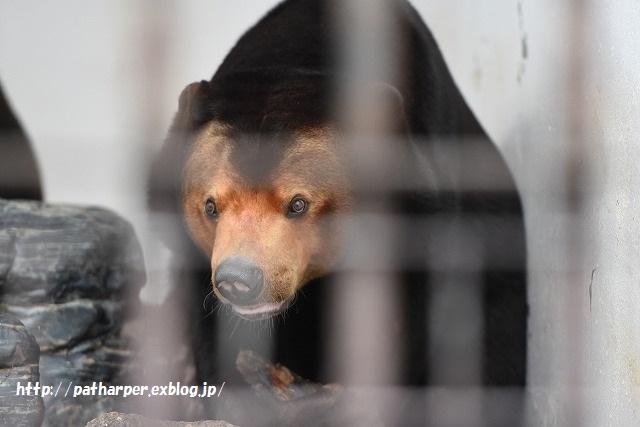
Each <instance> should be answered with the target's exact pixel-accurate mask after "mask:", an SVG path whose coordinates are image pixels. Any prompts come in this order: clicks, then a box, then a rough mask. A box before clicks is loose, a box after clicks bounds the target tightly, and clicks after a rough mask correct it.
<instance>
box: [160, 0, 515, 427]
mask: <svg viewBox="0 0 640 427" xmlns="http://www.w3.org/2000/svg"><path fill="white" fill-rule="evenodd" d="M332 6H335V4H333V3H332V1H329V0H327V1H323V0H288V1H285V2H283V3H282V4H280V5H278V6H277V7H276V8H274V9H273V10H272V11H271V12H270V13H269V14H267V16H266V17H264V18H263V19H262V20H261V21H260V22H259V23H258V24H257V25H256V26H254V27H253V28H252V29H251V30H249V31H248V32H247V33H246V34H245V35H244V36H243V37H242V38H241V39H240V40H239V41H238V43H237V45H236V46H235V47H234V48H233V49H232V50H231V52H230V53H229V54H228V56H227V57H226V59H225V60H224V62H223V64H222V65H221V66H220V68H219V69H218V71H217V72H216V74H215V75H214V77H213V78H212V80H211V81H209V82H201V83H200V84H196V85H192V86H190V87H189V88H187V89H186V90H185V92H183V95H182V96H181V99H180V110H179V112H178V114H177V116H176V119H175V121H174V124H173V126H172V129H171V131H170V134H169V137H168V138H167V141H166V143H165V146H164V148H163V151H162V152H161V153H160V155H159V156H158V159H157V160H156V162H155V164H154V167H153V169H152V174H151V181H150V207H151V208H152V210H156V211H158V210H159V211H165V212H171V213H174V214H176V215H177V218H179V217H180V214H181V211H180V207H179V201H180V179H181V173H182V163H183V161H184V157H185V154H186V153H187V152H188V149H189V146H190V142H191V140H192V136H193V133H194V131H196V130H197V129H199V128H200V127H201V126H203V125H204V124H205V123H207V122H208V121H210V120H214V119H215V120H218V121H221V122H223V123H225V124H227V125H229V127H230V131H229V135H228V137H229V138H231V139H233V140H239V141H242V144H249V145H250V144H256V145H255V147H256V150H258V152H259V151H260V150H269V149H270V148H269V147H273V141H277V140H282V141H286V142H287V143H289V141H290V138H289V137H290V135H291V134H292V133H293V132H294V131H296V130H299V129H306V128H308V127H314V126H315V127H318V126H323V125H326V124H337V125H338V127H339V126H340V125H341V118H340V117H338V116H337V115H336V114H335V111H336V109H335V102H336V99H337V96H338V85H337V82H338V81H339V79H338V77H339V75H340V72H341V71H340V67H339V61H338V57H337V55H336V49H335V47H336V46H337V43H340V42H341V41H340V39H339V35H340V34H342V29H341V28H339V27H338V24H337V22H338V21H337V20H336V19H334V17H333V15H332V13H333V12H332V10H334V9H332ZM394 8H395V9H394V10H395V12H396V14H395V17H394V18H393V19H395V20H396V21H397V24H398V25H399V28H400V37H398V44H397V46H395V47H393V48H394V49H395V50H396V51H397V52H400V58H401V65H400V69H401V71H402V72H401V76H400V79H399V80H398V81H396V82H392V83H393V84H394V86H395V87H397V89H398V91H399V93H400V95H401V98H402V104H403V105H402V106H401V107H402V108H401V110H402V111H403V117H402V124H403V125H402V126H401V127H400V128H399V129H398V133H397V135H393V136H394V137H397V138H400V139H401V140H403V141H404V142H403V143H402V144H405V146H404V147H402V148H404V149H406V150H408V151H410V150H415V152H418V153H421V154H423V155H425V160H424V162H423V163H419V162H417V161H415V160H413V157H411V159H412V160H408V161H407V162H408V164H405V165H403V166H404V167H405V168H406V169H408V170H413V169H421V168H422V169H425V170H418V174H417V175H416V176H418V177H422V178H421V179H423V180H424V179H427V180H433V181H434V182H422V183H419V184H421V185H422V187H421V188H419V189H415V188H414V189H406V190H402V191H393V192H391V193H390V194H386V196H388V197H389V198H390V200H391V201H392V206H393V211H394V213H397V214H400V215H403V216H405V217H408V218H412V219H418V220H423V219H424V220H425V221H423V222H428V220H429V219H433V218H438V219H439V220H442V218H446V220H445V222H444V223H443V224H442V226H443V227H446V226H451V227H453V228H452V229H455V226H456V224H463V223H464V224H466V226H467V228H465V230H466V232H468V233H470V234H471V235H472V236H473V238H474V239H475V244H476V245H477V251H478V254H479V255H480V256H481V258H482V259H483V260H484V263H483V269H482V271H480V272H479V277H480V279H479V283H477V286H480V287H481V291H480V295H481V298H482V300H483V308H484V313H483V320H484V325H485V327H486V328H485V332H484V336H483V340H482V344H483V346H484V351H483V355H482V356H483V360H482V367H483V368H482V379H481V385H485V386H509V387H516V388H519V387H523V386H524V384H525V378H526V324H527V302H526V272H525V270H526V269H525V265H526V250H525V235H524V227H523V221H522V209H521V205H520V201H519V197H518V194H517V190H516V187H515V184H514V182H513V180H512V178H511V175H510V173H509V171H508V168H507V166H506V164H505V163H504V161H503V159H502V158H501V156H500V155H499V153H498V152H497V150H496V149H495V148H494V146H493V145H492V144H491V142H490V141H489V139H488V138H487V136H486V134H485V132H484V131H483V129H482V127H481V126H480V125H479V123H478V122H477V120H476V119H475V117H474V115H473V113H472V112H471V111H470V109H469V107H468V106H467V104H466V103H465V102H464V100H463V98H462V96H461V94H460V92H459V91H458V89H457V88H456V86H455V84H454V82H453V80H452V78H451V76H450V74H449V72H448V70H447V67H446V65H445V63H444V61H443V58H442V55H441V53H440V51H439V50H438V47H437V45H436V43H435V41H434V39H433V37H432V35H431V33H430V32H429V30H428V29H427V28H426V26H425V25H424V23H423V21H422V20H421V18H420V17H419V16H418V14H417V13H416V12H415V10H414V9H413V8H412V7H411V6H410V5H409V4H408V3H406V2H405V1H396V2H394ZM381 54H383V52H381ZM256 135H259V136H260V137H258V136H256ZM251 138H253V140H252V139H251ZM260 138H265V139H268V140H269V142H268V143H262V144H260V141H259V139H260ZM247 141H248V142H247ZM252 141H253V142H252ZM265 147H266V148H265ZM469 148H473V149H475V150H478V149H480V150H481V152H482V156H479V157H477V158H473V159H469V158H468V156H466V154H465V153H466V152H467V149H469ZM411 152H412V153H413V151H411ZM258 155H259V153H258ZM426 169H429V170H426ZM401 172H403V173H404V171H400V170H399V171H398V173H399V174H400V173H401ZM485 174H492V175H494V176H495V177H496V178H495V181H496V182H499V183H500V188H499V189H490V188H487V189H481V188H476V189H471V190H469V189H467V188H466V187H465V188H463V187H461V186H460V183H461V182H474V181H475V180H476V179H475V177H481V176H483V175H485ZM416 176H412V179H416ZM374 178H375V177H372V179H374ZM414 184H415V182H414ZM356 196H358V195H356ZM373 196H374V197H375V196H376V195H375V194H374V195H373ZM366 197H371V194H369V195H368V196H366ZM412 224H413V226H412V227H411V228H407V229H405V230H404V232H403V233H402V235H401V236H399V238H400V239H401V242H402V245H401V247H402V250H401V253H399V255H398V258H399V262H402V263H405V264H409V265H410V267H408V268H400V269H399V271H397V272H396V273H397V274H398V275H399V277H400V278H401V284H400V285H399V286H398V291H397V292H398V293H399V294H400V300H401V301H402V302H403V307H402V312H403V314H404V317H403V319H402V322H403V324H404V325H405V328H404V330H403V332H404V336H403V337H402V339H401V342H402V343H403V351H402V356H401V357H402V360H403V361H404V368H405V369H404V373H403V378H402V381H401V384H402V385H411V386H423V385H429V384H436V385H447V384H437V380H436V379H435V377H434V376H433V373H432V372H430V369H429V363H428V360H429V355H430V354H432V353H434V352H437V351H438V348H437V345H436V344H434V343H437V339H435V337H432V336H430V331H432V330H433V328H430V326H429V314H428V313H427V311H428V307H429V301H430V297H431V295H432V294H433V292H434V291H433V286H443V285H442V284H439V285H434V283H439V282H438V281H441V282H442V283H451V282H460V283H464V282H467V281H469V280H471V281H473V280H477V276H475V275H473V274H471V273H469V272H465V271H458V270H447V269H446V268H440V267H438V266H437V265H436V266H435V267H434V266H433V265H431V266H432V267H434V269H433V270H428V269H426V268H424V267H423V266H426V265H427V262H426V261H425V260H426V259H427V258H428V257H431V258H432V259H437V255H438V254H433V253H429V250H430V249H429V248H433V245H431V246H430V245H429V242H430V239H432V238H433V237H432V235H433V233H432V232H433V231H434V229H433V228H430V227H426V226H425V227H418V228H416V227H415V223H412ZM174 227H176V228H177V229H179V230H180V231H179V232H177V233H175V234H171V235H169V236H168V237H167V240H168V241H169V243H170V244H171V245H174V246H175V243H176V241H178V240H180V241H181V244H182V245H183V246H182V247H181V248H179V249H177V250H178V251H181V252H182V255H184V254H191V253H196V252H198V251H197V250H196V249H195V248H194V246H193V244H192V243H190V242H189V240H188V239H186V238H184V236H186V232H185V230H184V228H183V227H184V226H183V225H182V223H180V221H177V222H176V223H175V224H174ZM454 238H456V237H455V236H453V237H452V239H454ZM449 243H450V244H451V246H452V247H454V248H455V247H456V245H458V246H460V247H464V246H465V242H464V240H462V241H454V242H449ZM184 259H193V256H192V255H186V256H184ZM207 266H208V260H207V259H203V260H202V264H201V267H202V269H201V270H198V269H192V273H193V275H194V277H196V278H195V279H188V280H191V281H192V282H193V283H192V287H191V288H190V291H191V292H192V295H191V297H185V296H184V293H185V288H184V285H183V286H181V287H180V289H179V290H178V291H177V294H180V297H181V298H186V300H187V302H185V304H187V305H189V306H190V307H191V309H193V310H194V313H195V314H194V319H192V320H191V322H192V323H191V325H192V327H191V328H192V332H193V343H194V347H195V351H196V359H197V375H198V379H199V380H200V381H202V380H207V381H209V382H215V381H223V380H225V381H232V380H233V379H234V377H237V374H235V371H234V363H233V362H234V360H235V355H236V352H237V350H238V348H240V347H245V348H252V347H253V345H254V342H253V338H252V337H257V336H261V335H264V334H272V336H273V337H274V339H275V340H276V344H275V346H276V352H275V354H276V358H277V361H278V362H280V363H282V364H284V365H286V366H288V367H289V368H291V369H292V370H294V371H296V372H298V373H299V374H301V375H302V376H304V377H307V378H309V379H312V380H315V381H320V382H329V381H334V380H335V379H334V378H330V377H328V376H327V370H326V368H327V366H326V359H325V357H326V352H325V349H326V342H327V339H328V337H327V336H326V333H327V331H326V329H325V327H324V325H325V323H326V320H327V319H326V316H328V315H329V314H328V313H329V312H330V311H329V310H327V309H326V306H327V289H328V288H329V287H330V286H331V282H330V280H329V278H321V279H318V280H315V281H313V282H312V283H309V284H308V285H306V286H305V287H304V288H303V292H302V293H303V295H302V296H300V297H299V298H298V299H297V301H296V303H295V305H294V306H293V307H292V308H291V309H290V311H289V312H288V313H287V314H286V315H285V318H284V319H276V320H275V321H274V324H273V325H271V326H272V328H268V329H265V328H261V327H259V326H256V325H252V324H250V323H247V322H245V321H241V320H237V321H236V320H234V319H229V318H228V317H227V313H226V312H225V310H220V311H221V312H217V311H216V312H214V313H213V314H210V313H209V312H208V311H209V310H210V309H211V307H207V308H206V310H204V311H203V310H202V308H201V307H202V299H203V298H204V295H205V294H206V293H207V292H208V291H209V290H210V282H209V279H208V277H209V276H210V274H211V272H210V271H208V269H207V268H208V267H207ZM462 270H464V269H462ZM185 277H186V276H183V278H185ZM180 281H181V282H183V280H182V279H181V280H180ZM207 285H209V287H208V288H207ZM190 286H191V285H190ZM189 298H193V301H190V302H189V301H188V300H189ZM465 314H466V313H454V314H451V315H450V318H451V319H453V320H455V317H456V316H464V315H465ZM448 320H449V318H447V319H445V322H446V321H448ZM236 322H237V324H236ZM220 323H222V324H225V325H229V328H227V330H226V332H225V334H228V335H225V336H219V331H220V329H219V325H220ZM236 327H237V328H238V329H237V330H236V331H235V333H234V334H233V336H231V337H230V336H229V335H230V332H231V331H233V330H234V328H236ZM247 337H248V338H247ZM436 377H437V376H436ZM236 379H237V378H236ZM449 385H450V384H449ZM458 385H464V384H458ZM511 410H513V412H514V414H516V415H513V414H512V416H511V418H509V417H507V418H506V419H509V420H510V421H509V422H514V421H513V420H517V419H518V415H517V413H518V411H519V410H520V409H519V408H516V407H512V408H511ZM231 421H232V420H231ZM399 425H402V424H399ZM511 425H513V424H511Z"/></svg>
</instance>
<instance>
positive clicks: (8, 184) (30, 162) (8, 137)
mask: <svg viewBox="0 0 640 427" xmlns="http://www.w3.org/2000/svg"><path fill="white" fill-rule="evenodd" d="M0 198H3V199H27V200H42V187H41V184H40V174H39V172H38V167H37V163H36V158H35V156H34V154H33V150H32V149H31V145H30V144H29V139H28V138H27V135H26V134H25V133H24V130H23V129H22V126H20V123H19V122H18V119H17V118H16V116H15V114H14V113H13V111H12V110H11V107H10V106H9V102H8V101H7V100H6V98H5V96H4V92H3V90H2V87H1V86H0Z"/></svg>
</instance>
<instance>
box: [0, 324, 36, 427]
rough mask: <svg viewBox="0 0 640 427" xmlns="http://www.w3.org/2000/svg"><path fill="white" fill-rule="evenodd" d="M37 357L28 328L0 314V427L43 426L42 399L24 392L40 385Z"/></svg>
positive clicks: (33, 340) (34, 393)
mask: <svg viewBox="0 0 640 427" xmlns="http://www.w3.org/2000/svg"><path fill="white" fill-rule="evenodd" d="M39 355H40V350H39V349H38V344H37V343H36V340H35V338H34V337H33V335H31V334H30V333H29V331H28V330H27V328H25V327H24V325H23V324H22V323H21V322H20V321H19V320H18V319H16V318H15V317H13V316H11V315H7V314H0V378H2V381H0V425H3V426H25V427H27V426H39V425H40V424H41V423H42V418H43V416H44V403H43V401H42V398H41V397H40V395H39V394H37V393H36V392H35V391H31V390H30V389H27V388H26V387H28V386H32V385H36V383H39V375H38V358H39ZM18 386H21V387H23V388H21V389H19V388H18ZM19 391H20V394H22V393H24V394H23V395H19V393H18V392H19Z"/></svg>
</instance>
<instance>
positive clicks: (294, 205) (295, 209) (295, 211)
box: [287, 196, 309, 218]
mask: <svg viewBox="0 0 640 427" xmlns="http://www.w3.org/2000/svg"><path fill="white" fill-rule="evenodd" d="M308 207H309V203H307V201H306V200H305V199H303V198H302V197H300V196H296V197H294V198H293V199H291V202H289V211H288V212H287V216H288V217H290V218H291V217H296V216H300V215H302V214H303V213H305V212H306V211H307V208H308Z"/></svg>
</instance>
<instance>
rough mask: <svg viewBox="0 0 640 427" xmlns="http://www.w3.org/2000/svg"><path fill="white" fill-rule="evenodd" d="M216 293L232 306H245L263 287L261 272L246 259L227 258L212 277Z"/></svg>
mask: <svg viewBox="0 0 640 427" xmlns="http://www.w3.org/2000/svg"><path fill="white" fill-rule="evenodd" d="M214 282H215V286H216V288H217V289H218V292H220V294H221V295H222V296H223V297H225V298H226V299H228V300H229V302H231V303H232V304H246V303H249V302H251V301H252V300H253V299H254V298H256V297H257V296H258V295H260V292H262V288H263V287H264V277H263V274H262V270H261V269H260V268H259V267H258V266H256V265H255V264H253V263H252V262H251V261H250V260H248V259H246V258H240V257H236V258H227V259H226V260H224V261H222V262H221V263H220V264H219V265H218V267H217V268H216V272H215V275H214Z"/></svg>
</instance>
